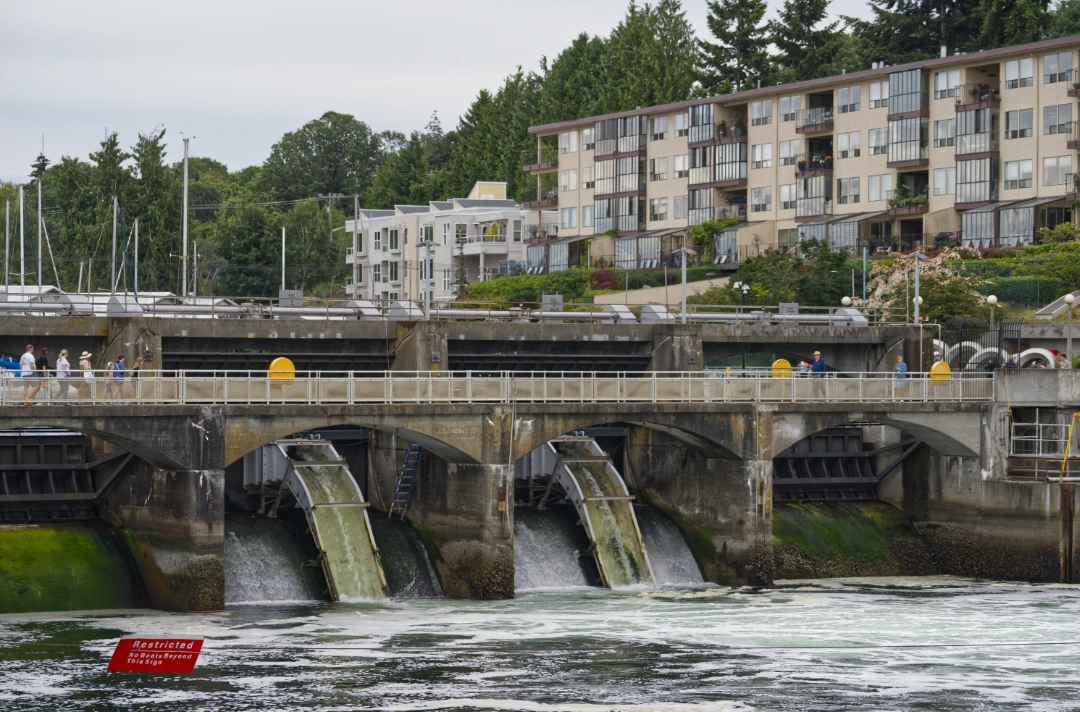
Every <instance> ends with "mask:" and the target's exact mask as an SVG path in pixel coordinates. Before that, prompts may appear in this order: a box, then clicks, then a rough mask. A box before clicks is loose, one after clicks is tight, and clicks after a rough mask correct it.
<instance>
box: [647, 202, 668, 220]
mask: <svg viewBox="0 0 1080 712" xmlns="http://www.w3.org/2000/svg"><path fill="white" fill-rule="evenodd" d="M649 220H652V221H659V220H667V198H653V199H652V200H650V201H649Z"/></svg>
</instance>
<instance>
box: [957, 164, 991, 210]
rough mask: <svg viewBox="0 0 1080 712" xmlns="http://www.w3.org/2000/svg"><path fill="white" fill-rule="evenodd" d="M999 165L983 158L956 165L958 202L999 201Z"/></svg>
mask: <svg viewBox="0 0 1080 712" xmlns="http://www.w3.org/2000/svg"><path fill="white" fill-rule="evenodd" d="M999 165H1000V164H999V163H998V159H996V158H981V159H976V160H973V161H957V163H956V202H958V203H985V202H987V201H990V200H997V183H998V171H999Z"/></svg>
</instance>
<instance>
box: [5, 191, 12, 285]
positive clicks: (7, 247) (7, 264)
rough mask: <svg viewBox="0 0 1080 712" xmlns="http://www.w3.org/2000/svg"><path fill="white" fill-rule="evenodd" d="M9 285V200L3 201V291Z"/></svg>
mask: <svg viewBox="0 0 1080 712" xmlns="http://www.w3.org/2000/svg"><path fill="white" fill-rule="evenodd" d="M10 286H11V201H10V200H5V201H4V293H5V294H7V292H8V291H9V290H8V287H10Z"/></svg>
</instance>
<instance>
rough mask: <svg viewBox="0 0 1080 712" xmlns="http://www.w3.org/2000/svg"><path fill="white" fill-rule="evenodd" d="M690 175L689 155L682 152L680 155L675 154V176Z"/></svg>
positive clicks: (684, 176) (683, 176)
mask: <svg viewBox="0 0 1080 712" xmlns="http://www.w3.org/2000/svg"><path fill="white" fill-rule="evenodd" d="M688 175H690V156H689V154H686V153H684V154H683V155H681V156H675V177H676V178H686V177H687V176H688Z"/></svg>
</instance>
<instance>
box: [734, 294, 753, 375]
mask: <svg viewBox="0 0 1080 712" xmlns="http://www.w3.org/2000/svg"><path fill="white" fill-rule="evenodd" d="M734 286H735V289H737V290H739V314H740V315H741V314H742V313H743V309H744V308H745V307H746V293H747V292H749V291H750V285H749V284H747V283H746V282H736V283H735V285H734ZM742 370H743V371H746V348H745V347H744V348H743V354H742Z"/></svg>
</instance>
